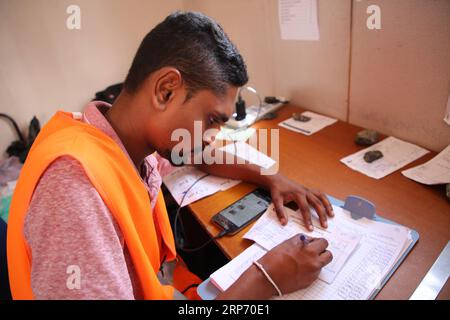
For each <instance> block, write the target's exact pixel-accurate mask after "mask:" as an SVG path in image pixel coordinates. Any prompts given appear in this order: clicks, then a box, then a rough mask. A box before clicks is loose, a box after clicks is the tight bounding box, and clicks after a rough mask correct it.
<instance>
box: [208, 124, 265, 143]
mask: <svg viewBox="0 0 450 320" xmlns="http://www.w3.org/2000/svg"><path fill="white" fill-rule="evenodd" d="M255 132H256V129H255V128H245V129H243V128H239V129H233V128H227V127H221V128H220V131H219V133H218V134H217V135H216V139H218V140H226V141H247V140H248V139H250V137H251V136H252V135H254V134H255Z"/></svg>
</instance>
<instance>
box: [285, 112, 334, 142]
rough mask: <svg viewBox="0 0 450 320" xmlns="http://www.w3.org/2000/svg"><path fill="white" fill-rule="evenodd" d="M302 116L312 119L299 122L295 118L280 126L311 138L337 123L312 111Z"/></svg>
mask: <svg viewBox="0 0 450 320" xmlns="http://www.w3.org/2000/svg"><path fill="white" fill-rule="evenodd" d="M302 115H303V116H305V117H309V118H311V120H309V121H307V122H302V121H297V120H295V119H294V118H289V119H287V120H284V121H283V122H280V123H279V124H278V125H279V126H280V127H283V128H286V129H289V130H292V131H295V132H299V133H303V134H305V135H307V136H310V135H312V134H313V133H316V132H317V131H319V130H322V129H323V128H325V127H327V126H329V125H332V124H333V123H335V122H337V120H336V119H333V118H330V117H326V116H322V115H320V114H317V113H314V112H311V111H305V112H303V113H302Z"/></svg>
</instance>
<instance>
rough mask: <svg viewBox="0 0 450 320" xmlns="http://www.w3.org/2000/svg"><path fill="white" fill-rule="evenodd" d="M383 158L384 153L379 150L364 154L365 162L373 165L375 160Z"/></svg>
mask: <svg viewBox="0 0 450 320" xmlns="http://www.w3.org/2000/svg"><path fill="white" fill-rule="evenodd" d="M382 157H383V153H382V152H381V151H378V150H372V151H367V152H366V153H365V154H364V161H366V162H367V163H372V162H374V161H375V160H378V159H380V158H382Z"/></svg>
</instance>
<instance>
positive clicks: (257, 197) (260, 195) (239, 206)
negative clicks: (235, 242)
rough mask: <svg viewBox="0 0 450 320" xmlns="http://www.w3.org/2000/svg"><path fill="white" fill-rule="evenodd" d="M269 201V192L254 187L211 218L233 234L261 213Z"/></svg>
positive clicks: (228, 232)
mask: <svg viewBox="0 0 450 320" xmlns="http://www.w3.org/2000/svg"><path fill="white" fill-rule="evenodd" d="M271 201H272V199H271V197H270V194H269V192H267V191H265V190H264V189H256V190H254V191H253V192H251V193H249V194H247V195H245V196H244V197H243V198H241V199H239V200H238V201H236V202H235V203H233V204H231V205H230V206H228V207H226V208H225V209H223V210H222V211H220V212H219V213H217V214H215V215H214V216H213V217H212V219H211V220H212V221H213V222H214V223H215V224H217V225H218V226H219V227H220V228H222V229H223V230H225V231H227V234H229V235H233V234H236V233H237V232H238V231H240V230H241V229H242V228H244V227H245V226H246V225H248V224H249V223H250V222H252V221H253V220H255V219H256V218H258V217H259V216H260V215H261V214H263V213H264V212H265V211H266V210H267V208H268V207H269V204H270V202H271Z"/></svg>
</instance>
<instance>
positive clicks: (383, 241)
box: [277, 218, 412, 300]
mask: <svg viewBox="0 0 450 320" xmlns="http://www.w3.org/2000/svg"><path fill="white" fill-rule="evenodd" d="M349 219H351V218H349ZM340 224H341V225H342V227H344V228H347V229H348V230H352V231H353V232H355V233H358V234H360V235H361V237H362V238H361V242H360V245H359V246H358V248H357V249H356V250H355V252H354V253H353V254H352V256H351V257H350V258H349V259H348V261H347V263H346V264H345V266H344V268H343V269H342V270H341V272H340V273H339V274H338V275H337V277H336V279H335V280H334V282H333V283H332V284H327V283H325V282H324V281H321V280H316V281H315V282H314V283H313V284H312V285H311V286H310V287H308V288H306V289H303V290H299V291H297V292H294V293H291V294H287V295H284V296H283V297H279V298H277V299H284V300H327V299H335V300H347V299H352V300H366V299H369V298H370V296H371V295H372V293H373V292H374V291H375V290H376V289H378V288H380V287H381V281H382V280H383V278H384V277H385V276H386V275H387V274H388V273H389V271H390V270H391V269H392V267H393V266H394V265H395V263H396V262H397V261H398V259H399V258H400V256H401V255H402V254H403V253H404V251H405V250H406V248H407V246H408V245H409V244H410V243H411V241H412V240H411V237H410V232H409V230H408V229H407V228H405V227H401V226H395V225H389V224H385V223H381V222H374V221H371V220H368V219H360V220H358V221H357V222H355V221H350V220H348V219H341V221H340Z"/></svg>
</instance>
